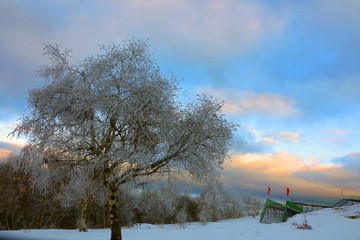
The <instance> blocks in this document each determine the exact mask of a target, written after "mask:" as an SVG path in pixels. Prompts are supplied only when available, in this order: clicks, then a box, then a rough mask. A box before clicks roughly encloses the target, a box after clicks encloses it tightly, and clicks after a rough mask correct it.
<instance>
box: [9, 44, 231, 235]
mask: <svg viewBox="0 0 360 240" xmlns="http://www.w3.org/2000/svg"><path fill="white" fill-rule="evenodd" d="M44 50H45V53H46V54H47V55H48V56H49V59H50V65H48V66H42V67H41V68H40V70H39V72H38V73H39V76H40V77H43V78H45V79H47V80H48V83H47V85H46V86H44V87H42V88H38V89H33V90H31V91H30V93H29V97H28V106H29V109H30V110H29V113H28V114H27V115H25V116H23V118H22V121H21V123H20V124H19V125H18V126H17V128H16V129H15V131H14V132H13V134H25V135H27V136H28V137H29V139H30V140H29V142H28V145H29V146H32V147H33V148H34V149H37V150H38V151H39V152H47V151H51V156H52V157H51V158H48V159H46V161H47V162H46V164H49V165H51V164H53V165H54V166H55V165H56V166H57V167H60V168H64V169H66V168H69V167H70V166H74V165H77V166H78V167H81V168H84V169H87V171H89V170H91V169H93V170H94V169H96V170H99V169H100V172H101V174H102V178H103V183H104V185H105V186H106V188H107V191H108V201H109V213H110V226H111V230H112V236H111V239H121V230H120V223H119V210H118V195H117V193H118V191H119V187H120V185H121V184H124V183H126V182H129V181H133V180H134V179H136V178H139V177H146V176H154V175H161V174H170V175H171V174H172V173H176V172H181V171H188V172H189V173H190V175H191V176H192V177H194V178H195V179H196V180H204V179H206V178H208V177H212V176H216V175H217V174H218V170H219V169H221V166H222V163H223V162H224V161H225V160H226V159H227V158H229V156H228V147H229V140H230V139H231V137H232V135H233V131H234V130H235V128H236V125H235V124H233V123H230V122H228V121H227V120H225V118H224V116H223V114H222V113H221V109H222V105H223V104H222V103H219V102H217V101H216V100H214V99H212V98H211V97H207V96H199V97H198V101H197V102H196V103H192V104H189V105H186V106H184V105H182V104H181V103H180V101H179V99H178V97H179V94H180V90H181V89H180V88H179V86H178V83H179V79H178V78H177V77H176V76H174V75H173V74H171V73H169V74H163V73H162V72H161V71H160V68H159V67H158V66H157V65H156V64H155V62H154V60H153V59H152V57H151V54H150V53H149V46H148V45H147V43H146V41H143V40H128V41H126V42H124V44H123V45H119V46H118V45H112V46H103V47H102V50H103V53H102V54H100V55H98V56H92V57H89V58H86V59H85V60H84V61H82V62H81V63H80V64H78V65H76V66H75V65H70V64H69V60H68V59H69V57H70V56H69V55H70V53H71V51H70V50H65V51H64V52H61V51H60V49H59V46H58V45H55V46H53V45H50V44H46V45H45V47H44ZM38 160H39V161H42V162H43V161H45V159H43V158H38ZM34 161H36V160H34Z"/></svg>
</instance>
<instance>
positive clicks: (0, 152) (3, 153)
mask: <svg viewBox="0 0 360 240" xmlns="http://www.w3.org/2000/svg"><path fill="white" fill-rule="evenodd" d="M12 152H13V151H10V150H7V149H0V163H1V162H5V161H6V159H7V157H8V156H9V155H10V154H11V153H12Z"/></svg>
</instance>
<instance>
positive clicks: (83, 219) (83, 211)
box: [79, 189, 91, 232]
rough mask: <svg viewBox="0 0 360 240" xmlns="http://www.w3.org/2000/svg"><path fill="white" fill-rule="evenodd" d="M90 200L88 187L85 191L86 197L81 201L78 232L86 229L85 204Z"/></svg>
mask: <svg viewBox="0 0 360 240" xmlns="http://www.w3.org/2000/svg"><path fill="white" fill-rule="evenodd" d="M90 202H91V199H90V189H88V190H87V193H86V198H85V200H84V201H83V203H82V204H81V217H80V226H79V231H80V232H87V229H86V227H85V221H86V209H87V206H88V205H89V204H90Z"/></svg>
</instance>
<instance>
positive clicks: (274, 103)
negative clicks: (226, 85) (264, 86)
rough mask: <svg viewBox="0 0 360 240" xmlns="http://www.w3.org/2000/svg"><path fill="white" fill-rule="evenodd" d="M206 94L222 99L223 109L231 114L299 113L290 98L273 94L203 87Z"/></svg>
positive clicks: (288, 114)
mask: <svg viewBox="0 0 360 240" xmlns="http://www.w3.org/2000/svg"><path fill="white" fill-rule="evenodd" d="M202 91H203V92H205V93H206V94H209V95H212V96H214V97H215V98H217V99H218V100H224V101H225V103H224V107H223V110H224V112H225V113H226V114H232V115H239V116H245V115H251V114H256V115H262V116H268V117H278V118H283V117H291V116H296V115H298V114H299V113H300V111H299V110H298V109H296V108H295V106H294V101H293V100H292V99H290V98H287V97H284V96H279V95H274V94H259V93H255V92H249V91H247V92H246V91H240V90H219V89H210V88H207V89H203V90H202Z"/></svg>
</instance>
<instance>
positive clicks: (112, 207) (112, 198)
mask: <svg viewBox="0 0 360 240" xmlns="http://www.w3.org/2000/svg"><path fill="white" fill-rule="evenodd" d="M107 190H108V197H109V199H108V201H109V218H110V229H111V240H121V226H120V218H119V198H118V195H117V194H118V191H119V187H118V186H116V185H115V184H107Z"/></svg>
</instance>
